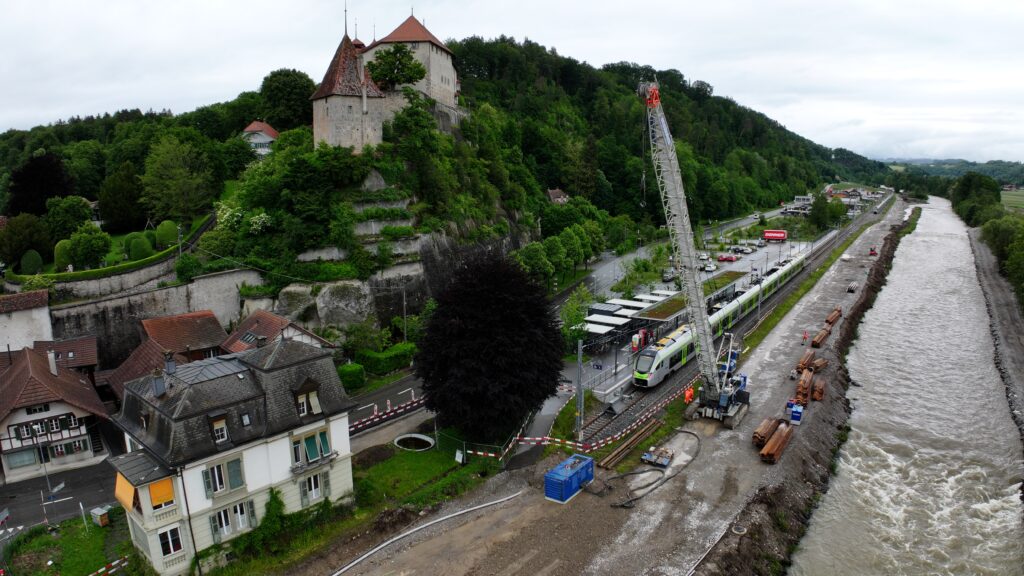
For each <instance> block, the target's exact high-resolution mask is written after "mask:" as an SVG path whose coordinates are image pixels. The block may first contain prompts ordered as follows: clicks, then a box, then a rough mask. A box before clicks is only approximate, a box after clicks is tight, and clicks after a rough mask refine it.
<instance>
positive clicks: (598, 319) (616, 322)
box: [584, 314, 629, 326]
mask: <svg viewBox="0 0 1024 576" xmlns="http://www.w3.org/2000/svg"><path fill="white" fill-rule="evenodd" d="M584 320H585V321H587V322H592V323H595V324H610V325H612V326H623V325H625V324H629V318H621V317H618V316H605V315H604V314H591V315H590V316H587V317H586V318H584Z"/></svg>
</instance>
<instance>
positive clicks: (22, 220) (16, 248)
mask: <svg viewBox="0 0 1024 576" xmlns="http://www.w3.org/2000/svg"><path fill="white" fill-rule="evenodd" d="M52 245H53V244H51V243H50V232H49V229H48V228H47V227H46V224H45V223H43V219H42V218H40V217H38V216H36V215H35V214H19V215H17V216H15V217H14V218H11V219H9V220H8V221H7V227H6V228H4V229H3V230H0V260H2V261H4V262H6V263H7V264H9V265H12V266H13V265H14V263H15V262H17V261H18V259H19V258H21V255H22V254H24V253H25V252H26V251H27V250H35V251H36V252H39V253H40V254H46V253H49V252H50V247H51V246H52Z"/></svg>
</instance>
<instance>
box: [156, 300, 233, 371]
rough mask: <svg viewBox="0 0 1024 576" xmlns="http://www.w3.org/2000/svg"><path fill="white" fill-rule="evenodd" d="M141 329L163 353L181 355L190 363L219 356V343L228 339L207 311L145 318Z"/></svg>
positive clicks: (215, 319) (218, 323)
mask: <svg viewBox="0 0 1024 576" xmlns="http://www.w3.org/2000/svg"><path fill="white" fill-rule="evenodd" d="M142 329H143V331H145V333H146V336H147V337H148V338H149V339H150V340H153V341H155V342H156V343H157V344H159V345H160V347H161V349H162V350H170V351H171V352H173V353H175V354H181V355H182V356H185V357H186V358H187V359H188V360H190V361H191V360H202V359H203V358H212V357H214V356H216V355H218V354H220V343H221V342H223V341H224V340H225V339H227V337H228V333H227V332H225V331H224V328H223V327H222V326H221V325H220V321H218V320H217V317H216V316H214V314H213V312H212V311H210V310H198V311H196V312H189V313H187V314H176V315H174V316H164V317H161V318H147V319H145V320H143V321H142Z"/></svg>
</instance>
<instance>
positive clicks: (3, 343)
mask: <svg viewBox="0 0 1024 576" xmlns="http://www.w3.org/2000/svg"><path fill="white" fill-rule="evenodd" d="M36 340H53V330H52V329H51V327H50V308H49V306H42V307H39V308H32V309H30V310H18V311H17V312H10V313H2V314H0V352H2V353H4V354H6V353H7V347H8V346H10V347H11V351H12V352H13V351H16V350H21V349H22V348H31V347H32V343H33V342H35V341H36Z"/></svg>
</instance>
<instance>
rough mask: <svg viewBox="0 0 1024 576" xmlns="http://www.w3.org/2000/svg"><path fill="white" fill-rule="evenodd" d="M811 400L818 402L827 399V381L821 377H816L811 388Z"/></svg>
mask: <svg viewBox="0 0 1024 576" xmlns="http://www.w3.org/2000/svg"><path fill="white" fill-rule="evenodd" d="M811 398H812V399H813V400H816V401H818V402H820V401H822V400H824V399H825V379H824V378H822V377H821V376H815V377H814V384H813V385H812V386H811Z"/></svg>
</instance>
